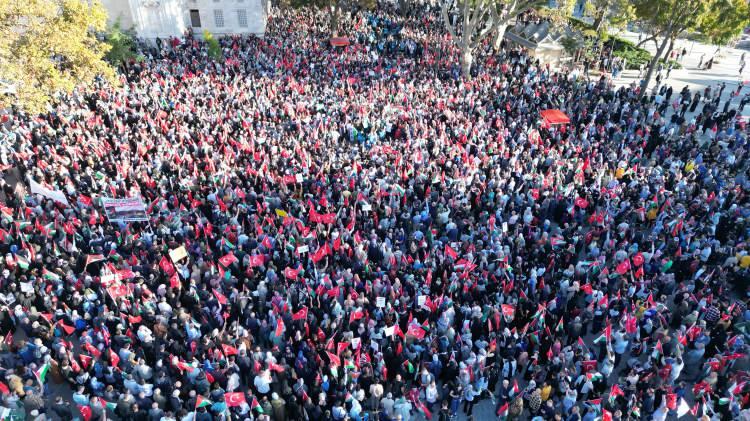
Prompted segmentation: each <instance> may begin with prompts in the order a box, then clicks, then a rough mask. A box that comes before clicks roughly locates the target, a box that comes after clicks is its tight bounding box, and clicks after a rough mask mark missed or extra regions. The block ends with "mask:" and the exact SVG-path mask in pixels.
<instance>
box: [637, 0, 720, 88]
mask: <svg viewBox="0 0 750 421" xmlns="http://www.w3.org/2000/svg"><path fill="white" fill-rule="evenodd" d="M715 1H718V0H633V6H634V7H635V14H636V16H637V17H638V18H639V19H640V21H641V23H642V25H643V27H644V28H648V29H649V30H650V31H651V33H652V35H653V36H654V37H655V38H656V39H659V38H661V39H662V41H661V42H660V43H659V44H658V48H657V50H656V54H654V56H653V58H652V59H651V61H650V62H649V66H648V71H647V72H646V76H645V78H644V79H643V88H644V89H643V90H642V91H641V95H645V94H646V89H645V88H646V87H648V83H649V82H650V81H651V77H652V76H653V73H654V70H655V69H656V66H657V64H658V61H659V58H661V56H662V55H663V54H664V53H665V51H666V49H667V45H668V44H670V43H672V42H674V40H675V38H677V36H678V35H680V34H681V33H682V32H684V31H686V30H692V29H696V28H698V27H699V26H700V24H701V22H702V21H703V19H704V18H705V16H706V13H707V11H708V10H710V4H709V3H712V2H715Z"/></svg>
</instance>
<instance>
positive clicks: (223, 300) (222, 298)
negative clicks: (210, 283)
mask: <svg viewBox="0 0 750 421" xmlns="http://www.w3.org/2000/svg"><path fill="white" fill-rule="evenodd" d="M214 296H215V297H216V300H217V301H219V304H221V305H226V304H227V297H225V296H224V294H222V293H220V292H219V291H217V290H215V289H214Z"/></svg>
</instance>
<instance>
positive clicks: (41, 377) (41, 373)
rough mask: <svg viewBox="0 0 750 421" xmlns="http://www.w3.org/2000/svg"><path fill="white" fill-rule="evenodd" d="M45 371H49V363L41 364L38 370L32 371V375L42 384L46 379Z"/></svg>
mask: <svg viewBox="0 0 750 421" xmlns="http://www.w3.org/2000/svg"><path fill="white" fill-rule="evenodd" d="M47 373H49V363H46V364H44V365H43V366H41V367H40V368H39V370H36V371H35V372H34V375H35V376H36V378H37V379H38V380H39V383H41V384H44V381H45V380H47Z"/></svg>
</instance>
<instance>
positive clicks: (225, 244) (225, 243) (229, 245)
mask: <svg viewBox="0 0 750 421" xmlns="http://www.w3.org/2000/svg"><path fill="white" fill-rule="evenodd" d="M221 246H222V247H227V248H229V249H233V248H234V244H232V243H231V242H230V241H229V240H227V239H226V238H222V239H221Z"/></svg>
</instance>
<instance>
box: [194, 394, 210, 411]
mask: <svg viewBox="0 0 750 421" xmlns="http://www.w3.org/2000/svg"><path fill="white" fill-rule="evenodd" d="M212 404H213V402H211V401H210V400H208V399H206V398H204V397H203V396H201V395H198V399H196V400H195V409H198V408H204V407H206V406H211V405H212Z"/></svg>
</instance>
